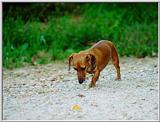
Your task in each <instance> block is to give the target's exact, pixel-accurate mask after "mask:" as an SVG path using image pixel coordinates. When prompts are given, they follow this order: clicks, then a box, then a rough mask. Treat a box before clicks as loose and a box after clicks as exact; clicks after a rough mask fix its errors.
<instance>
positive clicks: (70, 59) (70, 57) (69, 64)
mask: <svg viewBox="0 0 160 122" xmlns="http://www.w3.org/2000/svg"><path fill="white" fill-rule="evenodd" d="M72 60H73V54H71V55H70V56H69V58H68V66H69V68H68V70H70V67H71V62H72Z"/></svg>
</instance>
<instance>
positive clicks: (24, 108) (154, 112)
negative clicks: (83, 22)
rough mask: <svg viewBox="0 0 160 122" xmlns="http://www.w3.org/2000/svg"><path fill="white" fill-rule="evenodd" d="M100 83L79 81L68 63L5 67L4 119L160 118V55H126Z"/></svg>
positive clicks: (102, 76)
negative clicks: (118, 75) (117, 78)
mask: <svg viewBox="0 0 160 122" xmlns="http://www.w3.org/2000/svg"><path fill="white" fill-rule="evenodd" d="M120 66H121V75H122V80H121V81H115V80H114V79H115V76H116V74H115V69H114V66H113V65H112V64H111V63H109V64H108V65H107V67H106V68H105V69H104V70H103V72H101V75H100V78H99V80H98V81H97V86H96V87H95V88H90V89H88V84H89V83H90V79H91V75H88V82H86V83H84V84H82V85H80V84H79V83H78V81H77V76H76V72H75V71H74V70H73V69H71V71H70V72H68V66H67V64H66V63H63V62H57V63H54V64H47V65H41V66H28V67H24V68H19V69H15V70H3V119H5V120H73V119H74V120H158V108H159V106H158V92H159V90H158V58H143V59H136V58H121V59H120Z"/></svg>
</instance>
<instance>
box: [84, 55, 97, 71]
mask: <svg viewBox="0 0 160 122" xmlns="http://www.w3.org/2000/svg"><path fill="white" fill-rule="evenodd" d="M86 61H88V62H89V64H90V65H91V66H92V70H93V69H95V68H96V58H95V56H94V55H92V54H88V55H87V56H86Z"/></svg>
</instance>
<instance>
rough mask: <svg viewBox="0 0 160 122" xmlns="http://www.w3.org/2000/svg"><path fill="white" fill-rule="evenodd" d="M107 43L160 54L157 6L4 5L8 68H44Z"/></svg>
mask: <svg viewBox="0 0 160 122" xmlns="http://www.w3.org/2000/svg"><path fill="white" fill-rule="evenodd" d="M102 39H107V40H111V41H113V42H114V43H115V45H116V47H117V50H118V53H119V55H120V56H128V57H129V56H135V57H139V58H142V57H145V56H157V53H158V3H3V67H4V68H15V67H20V66H25V65H27V64H29V65H35V64H45V63H49V62H51V61H54V60H63V59H65V58H67V56H69V55H70V54H71V53H73V52H78V51H80V50H83V49H86V48H89V47H90V43H92V42H97V41H99V40H102Z"/></svg>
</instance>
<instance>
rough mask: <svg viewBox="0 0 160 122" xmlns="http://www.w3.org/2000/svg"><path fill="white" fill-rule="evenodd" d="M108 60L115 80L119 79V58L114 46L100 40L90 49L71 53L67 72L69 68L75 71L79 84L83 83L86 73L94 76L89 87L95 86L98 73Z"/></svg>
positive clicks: (109, 42)
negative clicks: (115, 73) (113, 70)
mask: <svg viewBox="0 0 160 122" xmlns="http://www.w3.org/2000/svg"><path fill="white" fill-rule="evenodd" d="M110 58H111V59H112V62H113V64H114V66H115V68H116V71H117V77H116V80H120V79H121V74H120V66H119V58H118V54H117V51H116V49H115V46H114V44H113V43H112V42H111V41H106V40H102V41H99V42H98V43H96V44H94V45H93V46H92V47H91V48H90V49H88V50H84V51H80V52H79V53H73V54H72V55H71V56H70V57H69V70H70V66H73V68H74V69H75V70H76V71H77V75H78V80H79V83H80V84H82V83H83V81H85V78H86V73H90V74H94V75H93V78H92V81H91V84H90V85H89V86H90V87H93V86H95V85H96V81H97V80H98V78H99V75H100V72H101V71H102V70H103V69H104V68H105V66H106V65H107V64H108V62H109V60H110Z"/></svg>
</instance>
